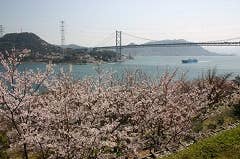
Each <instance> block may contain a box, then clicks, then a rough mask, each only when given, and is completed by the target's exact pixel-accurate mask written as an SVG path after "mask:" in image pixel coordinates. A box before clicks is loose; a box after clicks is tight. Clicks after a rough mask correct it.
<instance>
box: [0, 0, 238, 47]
mask: <svg viewBox="0 0 240 159" xmlns="http://www.w3.org/2000/svg"><path fill="white" fill-rule="evenodd" d="M60 20H64V21H65V23H66V43H67V44H70V43H75V44H79V45H84V46H96V45H100V44H101V41H102V40H103V39H104V38H106V37H108V35H109V34H111V33H113V32H114V31H115V30H122V31H124V32H127V33H131V34H135V35H138V36H142V37H148V38H150V39H157V40H162V39H186V40H191V41H208V40H218V39H225V38H231V37H240V0H1V9H0V24H2V25H4V27H5V31H6V32H8V33H9V32H20V30H21V28H22V30H23V31H24V32H34V33H36V34H38V35H39V36H40V37H42V38H43V39H44V40H46V41H48V42H50V43H54V44H59V43H60V31H59V21H60ZM110 39H111V40H109V42H108V43H107V42H106V44H114V43H113V42H114V38H113V36H112V38H110ZM123 40H124V43H129V42H132V41H133V42H141V41H136V39H134V38H129V37H127V36H124V37H123ZM143 42H144V41H143ZM102 44H105V43H102Z"/></svg>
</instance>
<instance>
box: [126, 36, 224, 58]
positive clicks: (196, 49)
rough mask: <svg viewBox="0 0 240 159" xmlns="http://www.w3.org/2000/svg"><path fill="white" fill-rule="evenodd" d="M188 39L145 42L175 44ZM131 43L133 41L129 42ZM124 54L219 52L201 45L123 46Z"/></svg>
mask: <svg viewBox="0 0 240 159" xmlns="http://www.w3.org/2000/svg"><path fill="white" fill-rule="evenodd" d="M187 42H188V41H186V40H183V39H179V40H162V41H154V42H148V43H145V44H174V43H187ZM129 45H131V43H130V44H129ZM122 52H123V54H126V55H128V54H131V55H141V56H217V55H219V54H217V53H214V52H210V51H208V50H206V49H204V48H203V47H201V46H198V45H196V46H191V47H184V46H181V47H144V48H123V49H122Z"/></svg>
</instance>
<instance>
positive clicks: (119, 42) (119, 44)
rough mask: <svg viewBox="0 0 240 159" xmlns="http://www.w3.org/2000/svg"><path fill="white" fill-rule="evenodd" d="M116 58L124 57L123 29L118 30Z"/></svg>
mask: <svg viewBox="0 0 240 159" xmlns="http://www.w3.org/2000/svg"><path fill="white" fill-rule="evenodd" d="M116 53H117V55H116V60H121V58H122V31H116Z"/></svg>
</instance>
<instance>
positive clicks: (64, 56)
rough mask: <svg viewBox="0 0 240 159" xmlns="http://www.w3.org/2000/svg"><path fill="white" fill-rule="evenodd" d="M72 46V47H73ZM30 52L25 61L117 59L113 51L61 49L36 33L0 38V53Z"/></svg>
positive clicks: (75, 61) (12, 34)
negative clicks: (12, 51) (13, 51)
mask: <svg viewBox="0 0 240 159" xmlns="http://www.w3.org/2000/svg"><path fill="white" fill-rule="evenodd" d="M71 46H72V45H71ZM13 48H15V49H16V50H17V51H20V52H21V51H22V50H24V49H28V50H30V53H28V56H27V57H26V58H25V60H30V61H41V62H47V61H49V60H52V61H53V62H73V63H93V62H96V61H113V60H114V59H115V57H116V54H115V52H112V51H97V52H96V51H91V50H89V49H88V48H86V47H78V48H76V47H75V48H71V47H70V48H69V47H66V48H61V47H60V46H57V45H53V44H50V43H48V42H46V41H44V40H43V39H41V38H40V37H39V36H37V35H36V34H34V33H27V32H24V33H10V34H6V35H4V36H3V37H2V38H0V52H2V53H4V52H5V51H6V50H7V51H11V50H12V49H13Z"/></svg>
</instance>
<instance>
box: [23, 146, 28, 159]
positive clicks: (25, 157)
mask: <svg viewBox="0 0 240 159" xmlns="http://www.w3.org/2000/svg"><path fill="white" fill-rule="evenodd" d="M23 149H24V152H23V153H24V155H23V159H28V153H27V144H26V143H24V144H23Z"/></svg>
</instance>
